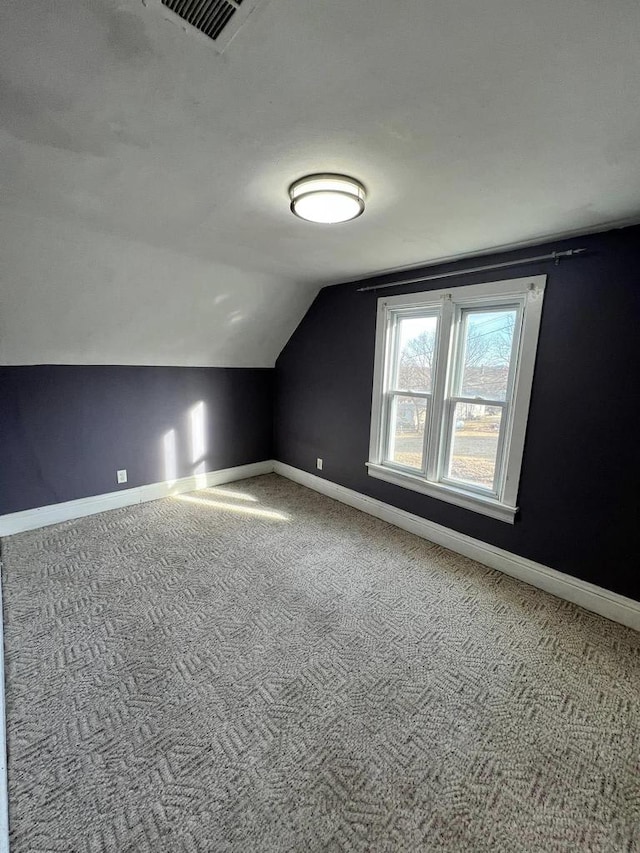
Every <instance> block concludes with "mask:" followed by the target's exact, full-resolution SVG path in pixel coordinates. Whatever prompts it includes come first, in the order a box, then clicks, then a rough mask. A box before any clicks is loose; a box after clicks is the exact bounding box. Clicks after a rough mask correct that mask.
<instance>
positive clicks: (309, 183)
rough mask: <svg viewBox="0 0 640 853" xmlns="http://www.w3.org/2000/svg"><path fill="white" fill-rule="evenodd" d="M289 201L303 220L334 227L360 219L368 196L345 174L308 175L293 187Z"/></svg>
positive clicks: (291, 187) (357, 183)
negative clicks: (334, 225)
mask: <svg viewBox="0 0 640 853" xmlns="http://www.w3.org/2000/svg"><path fill="white" fill-rule="evenodd" d="M289 198H290V199H291V212H292V213H295V215H296V216H299V217H300V219H306V220H307V221H308V222H321V223H324V224H334V223H337V222H348V221H349V220H350V219H356V218H357V217H358V216H360V214H361V213H362V212H363V210H364V201H365V198H366V193H365V189H364V187H363V186H362V184H361V183H360V181H356V179H355V178H348V177H347V176H346V175H308V176H307V177H306V178H300V180H298V181H294V183H292V184H291V186H290V187H289Z"/></svg>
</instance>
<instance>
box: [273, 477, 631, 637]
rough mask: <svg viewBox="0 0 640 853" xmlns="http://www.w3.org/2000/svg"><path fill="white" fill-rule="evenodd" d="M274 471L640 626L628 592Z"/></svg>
mask: <svg viewBox="0 0 640 853" xmlns="http://www.w3.org/2000/svg"><path fill="white" fill-rule="evenodd" d="M273 470H274V471H275V473H276V474H280V476H282V477H287V478H288V479H289V480H294V481H295V482H296V483H299V484H300V485H302V486H306V487H307V488H309V489H314V490H315V491H316V492H321V493H322V494H323V495H327V497H330V498H334V499H335V500H337V501H341V502H342V503H344V504H348V505H349V506H352V507H355V509H359V510H362V512H366V513H368V514H369V515H374V516H375V517H376V518H380V519H382V520H383V521H388V522H389V523H390V524H395V525H396V527H401V528H402V529H403V530H408V531H409V532H410V533H415V534H416V535H417V536H421V537H422V538H423V539H429V540H430V541H431V542H435V543H436V544H438V545H444V546H445V547H446V548H449V549H450V550H451V551H456V552H457V553H458V554H463V555H464V556H465V557H471V558H472V559H473V560H477V561H478V562H479V563H483V564H484V565H485V566H489V567H490V568H492V569H497V570H498V571H500V572H504V574H506V575H510V576H511V577H514V578H518V579H519V580H522V581H525V582H526V583H529V584H531V585H532V586H535V587H538V588H539V589H543V590H545V591H546V592H550V593H552V594H553V595H556V596H558V598H563V599H565V600H566V601H572V602H573V603H574V604H579V605H580V606H581V607H584V608H585V609H586V610H591V611H592V612H593V613H598V614H600V616H605V617H606V618H607V619H611V620H612V621H614V622H620V623H621V624H622V625H627V626H628V627H629V628H635V629H636V631H640V602H638V601H634V600H633V599H632V598H626V597H625V596H624V595H618V594H617V593H615V592H611V591H609V590H608V589H603V588H602V587H600V586H596V585H595V584H592V583H588V582H587V581H583V580H580V579H579V578H574V577H573V576H572V575H567V574H565V573H564V572H559V571H557V570H556V569H550V568H549V567H548V566H543V565H542V564H541V563H536V562H534V561H533V560H528V559H527V558H526V557H519V556H518V555H517V554H512V553H510V552H509V551H503V550H502V548H496V547H495V545H489V544H488V543H486V542H481V541H480V540H479V539H473V538H472V537H471V536H466V535H465V534H464V533H458V532H457V531H456V530H451V529H450V528H448V527H443V526H442V525H440V524H436V523H435V522H433V521H428V520H427V519H426V518H421V517H420V516H418V515H413V514H412V513H410V512H405V511H404V510H402V509H397V508H396V507H394V506H391V505H390V504H386V503H383V502H382V501H379V500H376V499H375V498H370V497H367V496H366V495H363V494H361V493H360V492H354V491H352V490H351V489H347V488H345V487H344V486H339V485H338V484H337V483H332V482H331V481H330V480H324V479H323V478H322V477H317V476H316V475H315V474H309V473H307V472H306V471H301V470H300V469H299V468H293V467H292V466H291V465H285V464H284V463H283V462H275V464H274V469H273Z"/></svg>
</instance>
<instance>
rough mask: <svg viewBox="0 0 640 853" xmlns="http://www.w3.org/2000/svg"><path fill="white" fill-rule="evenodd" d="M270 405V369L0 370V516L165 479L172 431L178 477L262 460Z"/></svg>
mask: <svg viewBox="0 0 640 853" xmlns="http://www.w3.org/2000/svg"><path fill="white" fill-rule="evenodd" d="M272 401H273V370H269V369H253V368H251V369H249V368H212V367H108V366H64V365H40V366H33V367H0V515H2V514H4V513H9V512H16V511H18V510H25V509H31V508H33V507H38V506H46V505H48V504H54V503H59V502H61V501H68V500H74V499H76V498H84V497H87V496H89V495H99V494H104V493H106V492H114V491H117V490H118V489H123V488H124V489H126V488H131V487H134V486H140V485H144V484H147V483H155V482H159V481H163V480H165V479H168V477H167V476H166V475H167V464H168V462H167V459H166V455H165V439H164V437H165V435H166V434H167V433H169V432H171V431H174V433H173V436H172V437H171V443H173V442H174V440H175V451H176V453H175V474H176V476H177V477H184V476H187V475H189V474H192V473H194V471H195V469H196V468H198V471H203V470H206V471H214V470H217V469H220V468H229V467H232V466H234V465H245V464H248V463H250V462H259V461H262V460H264V459H270V458H272V452H273V447H272V441H273V411H272ZM200 403H202V405H201V406H200V407H199V409H198V412H197V413H196V417H197V418H198V419H199V420H198V427H197V428H198V429H200V425H201V427H202V442H200V438H199V439H198V442H197V443H198V445H200V444H201V449H202V452H201V453H199V454H198V459H194V453H193V449H194V448H193V440H192V439H193V435H192V431H193V429H194V426H193V419H192V415H191V414H190V413H191V411H192V409H193V408H194V407H195V406H198V404H200ZM197 449H198V447H196V450H197ZM171 467H172V466H171ZM120 468H126V469H127V473H128V482H127V483H126V485H122V486H119V485H118V484H117V483H116V470H117V469H120Z"/></svg>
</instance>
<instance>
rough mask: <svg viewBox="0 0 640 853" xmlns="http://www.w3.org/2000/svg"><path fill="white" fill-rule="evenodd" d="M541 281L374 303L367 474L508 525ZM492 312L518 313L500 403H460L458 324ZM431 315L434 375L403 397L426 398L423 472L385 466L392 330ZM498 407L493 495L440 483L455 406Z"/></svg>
mask: <svg viewBox="0 0 640 853" xmlns="http://www.w3.org/2000/svg"><path fill="white" fill-rule="evenodd" d="M546 279H547V277H546V275H537V276H530V277H528V278H514V279H508V280H506V281H493V282H489V283H486V284H472V285H465V286H462V287H450V288H446V289H444V290H430V291H423V292H420V293H410V294H406V295H401V296H390V297H382V298H381V299H379V300H378V314H377V323H376V350H375V364H374V376H373V397H372V404H371V440H370V446H369V461H368V462H367V469H368V472H369V475H370V476H372V477H376V478H378V479H380V480H385V481H387V482H389V483H393V484H395V485H398V486H403V487H404V488H407V489H412V490H413V491H416V492H422V493H423V494H426V495H430V496H431V497H435V498H439V499H440V500H443V501H446V502H447V503H452V504H456V505H457V506H461V507H464V508H465V509H470V510H473V511H474V512H479V513H482V514H484V515H488V516H491V517H492V518H497V519H499V520H501V521H506V522H509V523H511V524H513V523H514V520H515V515H516V513H517V511H518V505H517V499H518V487H519V484H520V471H521V468H522V454H523V451H524V441H525V434H526V429H527V420H528V416H529V402H530V399H531V387H532V384H533V372H534V365H535V358H536V350H537V346H538V335H539V331H540V320H541V316H542V303H543V299H544V291H545V287H546ZM498 307H515V308H516V309H517V312H518V313H517V318H516V326H515V330H514V337H513V349H512V356H511V362H510V370H509V379H508V389H507V394H506V401H500V400H489V399H488V398H485V397H467V396H464V397H461V396H460V395H459V393H457V394H456V393H454V391H459V389H458V387H457V375H456V373H457V371H458V370H459V368H458V367H457V363H458V362H459V360H460V356H459V354H460V352H461V343H459V341H460V336H461V335H462V334H463V328H462V325H463V322H466V321H465V319H464V318H466V317H467V316H468V314H469V312H471V311H474V310H475V311H477V310H482V309H487V308H488V309H490V308H498ZM434 313H435V314H437V316H438V317H439V323H438V333H437V336H436V345H435V371H434V376H433V378H432V383H433V384H432V388H431V391H430V392H428V393H427V392H424V393H422V392H415V391H409V389H404V390H406V391H408V392H409V396H414V397H421V396H422V397H428V398H429V405H428V410H427V411H428V414H427V417H426V418H425V444H424V454H423V455H424V460H423V468H422V471H417V470H416V469H411V468H408V467H406V466H403V465H400V464H397V463H395V462H392V461H390V460H389V459H387V458H386V457H387V452H386V451H387V443H388V440H389V438H388V435H387V432H388V424H389V414H388V413H389V411H390V407H391V405H392V403H391V400H392V397H393V396H394V395H396V394H398V393H399V391H400V389H397V388H396V389H393V390H392V389H391V374H392V371H393V369H394V367H395V364H396V361H397V355H396V352H395V350H396V347H397V335H396V328H397V323H398V321H399V319H401V318H402V317H405V316H412V315H415V316H426V315H428V314H434ZM461 400H462V401H463V402H467V403H471V404H473V403H478V404H484V405H492V406H499V407H500V408H502V410H503V414H502V417H501V426H500V433H499V436H498V451H497V454H498V455H497V457H496V462H497V464H496V479H495V481H494V487H493V488H492V489H484V488H482V487H475V486H473V485H472V484H465V483H461V482H458V481H456V480H452V479H449V478H447V477H446V476H445V474H446V465H447V461H448V454H449V441H450V435H451V430H450V429H448V425H449V424H450V423H451V419H452V418H453V417H455V403H456V402H460V401H461Z"/></svg>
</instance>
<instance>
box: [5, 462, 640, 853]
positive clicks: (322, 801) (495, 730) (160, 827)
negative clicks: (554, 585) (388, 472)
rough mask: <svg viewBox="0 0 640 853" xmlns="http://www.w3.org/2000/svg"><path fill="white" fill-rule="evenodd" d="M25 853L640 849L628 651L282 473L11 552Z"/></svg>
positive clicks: (17, 796)
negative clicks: (71, 852) (282, 476)
mask: <svg viewBox="0 0 640 853" xmlns="http://www.w3.org/2000/svg"><path fill="white" fill-rule="evenodd" d="M3 557H4V561H5V569H4V578H3V580H4V594H5V643H6V657H7V676H6V677H7V705H8V711H7V714H8V749H9V792H10V822H11V844H12V847H11V850H12V853H27V851H28V853H45V851H46V853H54V851H55V853H62V852H63V851H65V852H66V851H73V853H107V851H108V853H151V851H153V853H164V851H167V853H169V851H171V853H183V852H184V853H224V851H234V853H253V851H259V853H276V851H278V853H281V851H292V853H297V851H300V853H303V851H305V853H306V851H313V852H314V853H315V851H326V853H347V851H348V852H349V853H351V851H361V852H362V853H364V851H369V853H402V851H472V853H483V851H487V853H488V851H492V853H495V851H504V853H519V851H522V853H524V851H540V853H554V851H607V853H613V851H626V853H631V851H640V635H638V634H637V633H635V632H633V631H632V630H630V629H626V628H623V627H621V626H619V625H616V624H614V623H612V622H608V621H607V620H605V619H602V618H600V617H598V616H595V615H593V614H590V613H587V612H586V611H584V610H581V609H580V608H577V607H575V606H573V605H570V604H568V603H566V602H562V601H560V600H558V599H556V598H554V597H552V596H550V595H547V594H546V593H544V592H541V591H538V590H536V589H533V588H532V587H529V586H527V585H526V584H523V583H520V582H518V581H515V580H512V579H510V578H508V577H506V576H504V575H501V574H499V573H498V572H495V571H492V570H490V569H487V568H485V567H483V566H481V565H479V564H477V563H475V562H473V561H472V560H468V559H465V558H462V557H459V556H457V555H455V554H452V553H451V552H449V551H447V550H445V549H443V548H440V547H438V546H435V545H433V544H431V543H429V542H426V541H424V540H421V539H419V538H417V537H415V536H412V535H410V534H408V533H405V532H403V531H401V530H398V529H396V528H394V527H391V526H390V525H387V524H385V523H383V522H380V521H378V520H376V519H373V518H371V517H369V516H366V515H364V514H361V513H359V512H357V511H355V510H352V509H349V508H347V507H345V506H343V505H341V504H338V503H335V502H333V501H331V500H329V499H328V498H325V497H322V496H320V495H318V494H315V493H314V492H311V491H308V490H306V489H304V488H302V487H300V486H297V485H294V484H292V483H290V482H288V481H287V480H284V479H281V478H279V477H277V476H276V475H268V476H265V477H259V478H256V479H253V480H246V481H244V482H242V483H235V484H232V485H229V486H225V487H221V488H211V489H205V490H203V491H200V492H195V493H193V494H191V495H182V496H179V497H175V498H168V499H165V500H161V501H156V502H154V503H146V504H142V505H140V506H135V507H131V508H126V509H120V510H115V511H113V512H108V513H104V514H102V515H96V516H92V517H89V518H83V519H80V520H77V521H72V522H66V523H64V524H60V525H57V526H55V527H48V528H44V529H42V530H36V531H32V532H28V533H23V534H20V535H18V536H13V537H10V538H8V539H5V540H4V541H3Z"/></svg>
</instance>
